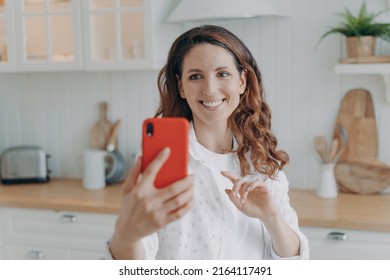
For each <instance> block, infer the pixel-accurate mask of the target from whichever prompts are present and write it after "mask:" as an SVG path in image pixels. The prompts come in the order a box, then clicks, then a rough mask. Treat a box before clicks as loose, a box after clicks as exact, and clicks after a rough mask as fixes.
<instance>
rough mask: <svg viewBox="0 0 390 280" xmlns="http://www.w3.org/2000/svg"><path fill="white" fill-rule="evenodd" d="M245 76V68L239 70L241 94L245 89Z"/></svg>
mask: <svg viewBox="0 0 390 280" xmlns="http://www.w3.org/2000/svg"><path fill="white" fill-rule="evenodd" d="M246 78H247V71H246V69H243V70H242V71H241V75H240V89H239V91H240V94H243V93H244V92H245V89H246Z"/></svg>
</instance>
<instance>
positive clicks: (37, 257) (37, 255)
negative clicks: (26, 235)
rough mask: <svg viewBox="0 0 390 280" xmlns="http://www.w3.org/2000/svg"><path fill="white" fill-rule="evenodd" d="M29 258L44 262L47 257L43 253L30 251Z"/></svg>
mask: <svg viewBox="0 0 390 280" xmlns="http://www.w3.org/2000/svg"><path fill="white" fill-rule="evenodd" d="M27 256H28V257H29V258H30V259H34V260H42V259H43V258H44V257H45V254H44V253H43V252H42V251H34V250H32V251H28V253H27Z"/></svg>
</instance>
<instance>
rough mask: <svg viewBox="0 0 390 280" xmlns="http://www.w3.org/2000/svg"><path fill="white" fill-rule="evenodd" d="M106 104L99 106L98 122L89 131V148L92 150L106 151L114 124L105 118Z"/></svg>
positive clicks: (102, 103)
mask: <svg viewBox="0 0 390 280" xmlns="http://www.w3.org/2000/svg"><path fill="white" fill-rule="evenodd" d="M107 108H108V104H107V102H101V103H100V104H99V120H98V121H97V122H96V123H95V125H94V126H93V127H92V130H91V136H90V147H91V148H93V149H106V144H107V139H108V137H109V135H110V132H111V130H112V127H113V126H114V124H113V123H112V122H110V121H109V120H108V118H107Z"/></svg>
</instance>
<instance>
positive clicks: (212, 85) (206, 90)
mask: <svg viewBox="0 0 390 280" xmlns="http://www.w3.org/2000/svg"><path fill="white" fill-rule="evenodd" d="M216 92H217V82H216V81H215V80H214V79H212V78H209V79H205V81H204V85H203V91H202V93H203V94H205V95H209V96H211V95H214V94H215V93H216Z"/></svg>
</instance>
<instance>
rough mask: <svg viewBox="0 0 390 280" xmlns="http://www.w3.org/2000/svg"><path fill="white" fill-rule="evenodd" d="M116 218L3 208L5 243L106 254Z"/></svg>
mask: <svg viewBox="0 0 390 280" xmlns="http://www.w3.org/2000/svg"><path fill="white" fill-rule="evenodd" d="M115 220H116V216H115V215H108V214H91V213H81V212H62V211H60V212H56V211H50V210H37V209H19V208H5V209H3V222H4V227H3V239H4V240H3V241H4V243H5V244H8V243H17V244H20V245H23V244H26V245H29V244H35V245H42V246H47V247H57V248H74V249H81V250H91V251H102V250H103V248H104V247H103V246H104V241H105V240H107V239H108V238H109V236H110V235H111V233H112V231H113V229H114V224H115Z"/></svg>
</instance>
